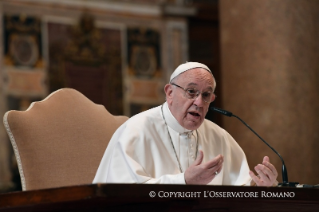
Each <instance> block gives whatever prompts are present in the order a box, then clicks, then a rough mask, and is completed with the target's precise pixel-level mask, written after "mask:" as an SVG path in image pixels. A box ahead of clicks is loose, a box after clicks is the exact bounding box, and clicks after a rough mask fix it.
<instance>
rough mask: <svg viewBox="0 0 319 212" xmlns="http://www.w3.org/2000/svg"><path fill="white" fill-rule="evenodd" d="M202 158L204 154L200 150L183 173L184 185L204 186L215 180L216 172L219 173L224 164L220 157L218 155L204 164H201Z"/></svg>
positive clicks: (222, 158)
mask: <svg viewBox="0 0 319 212" xmlns="http://www.w3.org/2000/svg"><path fill="white" fill-rule="evenodd" d="M203 158H204V153H203V151H201V150H200V151H199V154H198V156H197V158H196V160H195V161H194V163H193V164H192V165H191V166H190V167H188V169H186V171H185V174H184V177H185V182H186V184H204V185H206V184H207V183H209V182H210V181H212V180H213V179H214V178H215V176H216V174H215V173H216V172H218V173H219V172H220V171H221V169H222V166H223V162H224V157H223V156H222V155H218V156H216V157H215V158H213V159H212V160H210V161H207V162H206V163H202V161H203Z"/></svg>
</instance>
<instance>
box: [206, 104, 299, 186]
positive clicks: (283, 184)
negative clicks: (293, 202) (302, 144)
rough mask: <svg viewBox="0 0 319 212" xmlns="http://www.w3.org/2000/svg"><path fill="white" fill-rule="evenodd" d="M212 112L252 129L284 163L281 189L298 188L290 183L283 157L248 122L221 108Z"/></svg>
mask: <svg viewBox="0 0 319 212" xmlns="http://www.w3.org/2000/svg"><path fill="white" fill-rule="evenodd" d="M210 109H211V110H213V111H215V112H218V113H221V114H223V115H225V116H228V117H235V118H237V119H238V120H239V121H241V122H242V123H243V124H244V125H245V126H246V127H248V129H250V130H251V131H252V132H253V133H254V134H255V135H256V136H257V137H258V138H259V139H260V140H262V141H263V142H264V143H265V144H266V145H267V146H268V147H269V148H270V149H272V151H274V152H275V153H276V154H277V155H278V156H279V158H280V160H281V162H282V170H281V171H282V183H279V184H278V186H279V187H296V185H297V184H299V183H297V182H288V172H287V168H286V165H285V162H284V159H283V158H282V157H281V155H280V154H279V153H278V152H277V151H276V150H275V149H274V148H273V147H272V146H270V145H269V144H268V143H267V142H266V141H265V140H264V139H263V138H262V137H260V136H259V135H258V134H257V133H256V132H255V131H254V130H253V129H252V128H251V127H250V126H249V125H248V124H246V122H244V121H243V120H242V119H241V118H239V117H238V116H236V115H234V114H233V113H231V112H229V111H226V110H223V109H220V108H216V107H210Z"/></svg>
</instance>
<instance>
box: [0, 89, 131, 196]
mask: <svg viewBox="0 0 319 212" xmlns="http://www.w3.org/2000/svg"><path fill="white" fill-rule="evenodd" d="M127 119H128V117H125V116H113V115H111V114H110V113H109V112H108V111H107V110H106V109H105V108H104V106H102V105H97V104H95V103H93V102H92V101H90V100H89V99H88V98H86V97H85V96H84V95H83V94H81V93H80V92H78V91H76V90H74V89H70V88H63V89H60V90H57V91H55V92H53V93H51V94H50V95H49V96H48V97H46V98H45V99H44V100H42V101H40V102H33V103H32V104H31V105H30V107H29V108H28V109H27V110H26V111H8V112H7V113H6V114H5V115H4V118H3V122H4V125H5V128H6V131H7V133H8V135H9V138H10V141H11V144H12V146H13V149H14V153H15V156H16V159H17V163H18V168H19V172H20V176H21V183H22V189H23V190H33V189H42V188H52V187H60V186H69V185H77V184H90V183H91V182H92V181H93V178H94V176H95V173H96V171H97V168H98V166H99V163H100V161H101V159H102V156H103V153H104V151H105V149H106V147H107V145H108V142H109V140H110V139H111V137H112V135H113V133H114V132H115V130H116V129H117V128H118V127H119V126H120V125H121V124H122V123H124V122H125V121H126V120H127Z"/></svg>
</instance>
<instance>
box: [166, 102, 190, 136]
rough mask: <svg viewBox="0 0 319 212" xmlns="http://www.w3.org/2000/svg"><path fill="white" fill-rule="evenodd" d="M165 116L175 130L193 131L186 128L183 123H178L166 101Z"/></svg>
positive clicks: (167, 122) (181, 131) (179, 131)
mask: <svg viewBox="0 0 319 212" xmlns="http://www.w3.org/2000/svg"><path fill="white" fill-rule="evenodd" d="M163 116H164V117H165V120H166V124H167V125H168V126H169V127H170V128H172V129H173V130H175V131H176V132H178V133H189V132H192V130H188V129H186V128H184V127H183V126H182V125H180V124H179V123H178V121H177V120H176V118H175V117H174V116H173V114H172V113H171V111H170V109H169V107H168V104H167V102H165V103H164V105H163Z"/></svg>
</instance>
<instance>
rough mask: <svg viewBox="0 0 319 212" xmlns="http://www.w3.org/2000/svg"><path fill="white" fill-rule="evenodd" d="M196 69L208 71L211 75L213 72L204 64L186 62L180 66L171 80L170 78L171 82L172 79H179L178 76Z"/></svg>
mask: <svg viewBox="0 0 319 212" xmlns="http://www.w3.org/2000/svg"><path fill="white" fill-rule="evenodd" d="M194 68H203V69H206V70H207V71H209V72H210V73H211V74H212V72H211V70H210V69H209V68H208V67H207V66H206V65H204V64H202V63H197V62H186V63H183V64H181V65H179V66H178V67H177V68H176V69H175V71H174V72H173V73H172V75H171V78H170V80H169V81H170V82H171V81H172V79H174V78H175V77H177V76H178V75H180V74H181V73H184V72H185V71H188V70H190V69H194Z"/></svg>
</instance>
